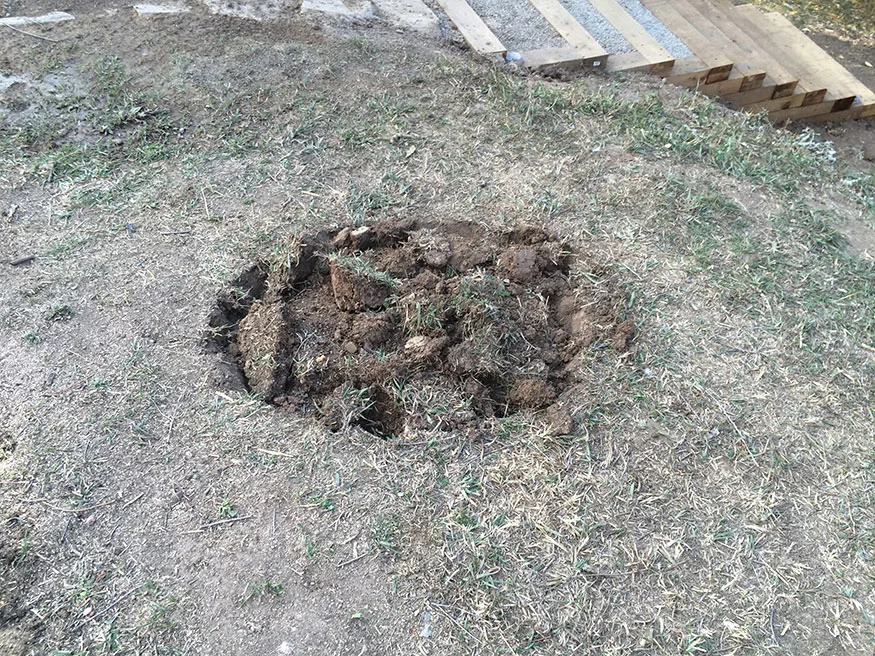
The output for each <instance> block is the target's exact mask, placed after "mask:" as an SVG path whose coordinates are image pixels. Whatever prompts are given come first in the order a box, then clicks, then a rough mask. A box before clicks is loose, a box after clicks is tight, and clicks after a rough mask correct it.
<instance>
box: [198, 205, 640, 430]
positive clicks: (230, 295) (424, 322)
mask: <svg viewBox="0 0 875 656" xmlns="http://www.w3.org/2000/svg"><path fill="white" fill-rule="evenodd" d="M573 257H574V255H573V253H572V252H571V251H570V250H569V249H568V247H567V245H565V244H563V243H562V242H561V241H560V240H558V239H556V238H554V237H551V236H550V235H548V234H547V233H546V232H544V231H543V230H541V229H539V228H535V227H530V226H524V227H520V228H517V229H514V230H510V231H505V232H495V231H490V230H488V229H487V228H485V227H483V226H481V225H479V224H474V223H464V222H458V223H451V224H434V225H432V224H424V223H419V222H417V221H413V220H409V221H393V222H383V223H378V224H375V225H373V226H365V227H360V228H355V229H352V228H338V229H334V230H323V231H319V232H317V233H314V234H310V235H306V236H304V237H302V238H301V239H300V241H299V243H297V244H294V245H292V246H291V247H290V248H289V249H288V250H287V252H286V253H284V254H283V256H282V257H281V258H279V259H276V260H273V261H269V262H268V261H262V262H258V263H257V264H256V265H254V266H253V267H251V268H249V269H248V270H246V271H245V272H243V273H242V274H241V275H240V276H239V277H238V279H237V280H235V281H234V283H233V284H232V291H231V292H226V293H224V294H223V295H222V296H221V297H220V299H219V302H218V304H217V305H216V307H215V309H214V311H213V313H212V315H211V317H210V326H211V327H212V333H211V334H212V343H213V344H215V345H217V346H219V347H220V348H222V349H225V350H227V352H228V353H230V354H231V355H232V356H233V358H234V359H235V361H236V362H237V364H238V366H239V368H240V371H241V372H242V374H243V376H244V379H245V381H246V384H247V385H248V388H249V390H250V391H252V392H254V393H257V394H259V395H261V396H262V397H263V398H264V399H265V400H266V401H268V402H270V403H273V404H275V405H277V406H280V407H283V408H289V409H292V410H295V411H300V412H315V413H316V414H318V415H319V416H321V417H322V418H323V419H324V421H325V423H326V424H327V425H328V426H329V427H330V428H332V429H334V430H344V429H347V428H349V427H350V426H351V425H358V426H360V427H362V428H364V429H365V430H367V431H369V432H371V433H374V434H376V435H380V436H384V437H389V436H394V437H400V436H403V435H405V434H408V433H416V432H422V431H451V430H463V431H476V430H480V429H484V428H485V427H486V425H485V422H487V421H489V420H493V419H494V418H496V417H503V416H505V415H508V414H511V413H514V412H518V411H523V410H527V411H540V410H542V409H546V410H547V411H546V412H545V413H544V417H545V421H547V422H548V423H549V424H550V425H551V430H552V432H554V434H562V433H568V432H570V431H571V430H572V429H573V422H572V420H571V415H570V413H569V411H568V409H567V408H565V406H564V405H563V404H562V402H561V400H560V397H561V395H562V393H563V392H564V391H565V390H566V389H567V388H568V387H569V386H570V385H572V384H574V375H573V372H574V370H575V361H576V359H577V358H578V357H579V356H582V355H583V354H585V353H588V352H591V351H592V350H593V349H596V350H597V349H603V348H613V349H615V350H617V351H624V350H626V349H627V348H628V346H629V343H630V340H631V339H632V337H633V336H634V331H635V325H634V323H633V322H632V320H631V319H628V318H625V319H624V318H623V317H621V316H620V314H621V307H622V300H623V297H622V295H621V294H619V293H617V291H616V290H615V289H614V288H613V287H612V286H611V285H610V284H608V281H607V280H605V279H600V278H598V269H597V267H595V270H596V273H590V274H589V275H586V276H572V275H571V274H570V273H569V271H570V266H571V264H572V259H573ZM578 278H579V280H578Z"/></svg>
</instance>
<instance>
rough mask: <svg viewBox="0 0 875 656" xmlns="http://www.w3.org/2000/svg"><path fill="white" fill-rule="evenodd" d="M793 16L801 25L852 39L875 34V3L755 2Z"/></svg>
mask: <svg viewBox="0 0 875 656" xmlns="http://www.w3.org/2000/svg"><path fill="white" fill-rule="evenodd" d="M754 1H755V2H757V3H758V4H762V5H764V6H765V7H769V8H771V9H775V10H777V11H780V12H782V13H784V14H786V15H787V16H789V17H790V18H791V19H792V20H793V21H794V22H795V23H796V24H797V25H799V26H812V25H822V26H824V27H826V28H828V29H833V30H837V31H838V32H840V33H847V34H849V35H850V36H862V37H869V38H871V37H872V35H873V33H875V0H781V1H780V2H778V1H776V0H754Z"/></svg>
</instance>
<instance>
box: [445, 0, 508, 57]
mask: <svg viewBox="0 0 875 656" xmlns="http://www.w3.org/2000/svg"><path fill="white" fill-rule="evenodd" d="M437 1H438V4H439V5H440V6H441V9H443V10H444V13H445V14H446V15H447V16H449V18H450V20H451V21H452V22H453V25H455V26H456V29H457V30H459V32H461V33H462V36H463V37H464V38H465V41H467V42H468V45H469V46H471V48H472V49H473V50H474V51H475V52H479V53H480V54H481V55H496V54H503V53H505V52H507V48H505V47H504V46H503V45H502V43H501V41H499V40H498V37H497V36H495V35H494V34H493V33H492V30H490V29H489V26H487V25H486V23H484V22H483V19H482V18H480V16H478V15H477V12H476V11H474V10H473V9H471V5H469V4H468V3H467V2H466V0H437Z"/></svg>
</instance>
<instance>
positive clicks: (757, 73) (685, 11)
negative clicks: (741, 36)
mask: <svg viewBox="0 0 875 656" xmlns="http://www.w3.org/2000/svg"><path fill="white" fill-rule="evenodd" d="M642 2H643V4H644V6H645V7H647V9H649V10H650V11H651V13H653V15H654V16H656V17H657V18H659V19H660V20H662V18H661V16H662V15H665V16H666V18H668V12H667V11H666V10H665V9H664V8H665V7H666V6H667V5H668V6H670V7H671V8H672V9H673V11H674V12H676V13H677V14H679V15H680V16H681V17H683V19H684V20H685V21H686V22H687V23H689V24H690V25H693V26H695V30H694V32H688V37H689V38H691V39H692V40H694V43H687V47H689V48H690V50H692V51H693V53H695V55H696V56H697V57H699V58H700V59H702V60H703V61H708V60H709V59H710V58H713V57H723V58H728V59H729V60H730V61H732V62H734V64H735V66H734V70H735V71H736V72H737V73H740V74H741V75H744V76H746V77H750V81H747V82H744V83H742V87H741V90H745V91H746V90H748V89H749V88H754V87H758V86H761V85H762V80H763V77H764V75H763V74H764V73H767V72H768V71H766V70H765V69H764V68H763V67H761V66H755V65H753V64H751V63H750V62H749V61H748V57H747V55H746V54H745V52H744V51H743V50H742V49H741V48H739V47H738V45H736V44H735V43H734V42H733V41H732V40H731V39H729V38H728V37H727V36H726V35H725V34H723V32H722V31H721V30H720V29H719V28H718V27H717V26H716V25H714V24H713V23H712V22H711V21H709V20H708V19H707V18H706V17H705V16H704V15H703V14H702V13H701V12H700V11H699V10H698V9H696V7H694V6H693V5H691V4H689V3H686V2H678V1H677V0H642ZM666 27H668V28H669V29H671V26H670V25H668V24H666ZM757 80H759V82H757ZM735 91H739V89H735Z"/></svg>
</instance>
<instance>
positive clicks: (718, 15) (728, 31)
mask: <svg viewBox="0 0 875 656" xmlns="http://www.w3.org/2000/svg"><path fill="white" fill-rule="evenodd" d="M674 2H675V4H676V5H677V6H679V7H680V6H682V5H684V4H688V5H689V6H690V7H692V8H693V9H695V11H697V12H698V13H699V14H701V16H702V17H703V19H704V20H707V21H709V22H710V23H711V24H713V25H714V26H715V27H716V28H717V29H718V30H719V31H720V33H721V34H722V35H723V36H724V37H725V38H726V39H728V40H729V41H731V42H732V43H733V44H734V45H735V47H737V48H738V49H739V50H740V51H741V52H743V53H744V55H745V62H747V63H749V64H750V65H751V66H754V67H756V68H760V69H762V70H764V71H766V72H767V73H768V74H769V77H770V78H771V79H772V80H774V87H775V90H774V95H773V97H774V98H779V97H782V96H789V95H792V94H793V92H794V91H795V89H796V87H797V85H798V84H799V76H798V75H794V74H793V73H792V72H790V71H788V70H787V69H786V68H784V66H783V65H782V63H781V62H780V61H778V59H777V58H775V57H772V56H771V54H770V53H769V52H768V50H767V49H766V45H767V44H766V43H758V42H757V40H755V39H753V38H751V37H750V36H749V35H748V32H747V30H746V29H742V27H740V26H739V25H738V24H737V23H736V22H735V20H733V18H734V17H735V15H734V14H733V13H731V12H728V11H727V12H724V11H723V10H722V9H721V5H720V4H717V3H715V2H714V0H674ZM764 86H765V85H764ZM805 90H806V91H807V89H805ZM763 100H766V99H765V98H763Z"/></svg>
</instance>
